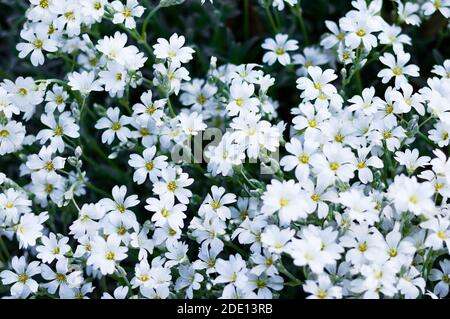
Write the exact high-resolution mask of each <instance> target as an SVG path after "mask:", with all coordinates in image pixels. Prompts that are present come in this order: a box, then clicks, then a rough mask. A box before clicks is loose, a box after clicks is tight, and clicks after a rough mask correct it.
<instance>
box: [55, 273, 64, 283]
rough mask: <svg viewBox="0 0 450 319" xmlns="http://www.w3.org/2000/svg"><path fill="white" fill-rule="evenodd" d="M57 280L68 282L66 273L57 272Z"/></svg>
mask: <svg viewBox="0 0 450 319" xmlns="http://www.w3.org/2000/svg"><path fill="white" fill-rule="evenodd" d="M56 280H57V281H58V282H66V275H64V274H61V273H57V274H56Z"/></svg>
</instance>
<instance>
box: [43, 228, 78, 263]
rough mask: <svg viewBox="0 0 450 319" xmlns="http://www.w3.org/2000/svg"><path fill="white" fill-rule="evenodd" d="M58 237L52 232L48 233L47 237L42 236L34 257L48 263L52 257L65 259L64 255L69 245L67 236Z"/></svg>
mask: <svg viewBox="0 0 450 319" xmlns="http://www.w3.org/2000/svg"><path fill="white" fill-rule="evenodd" d="M59 237H60V236H59V235H58V237H56V235H55V234H54V233H50V234H49V236H48V237H47V236H42V237H41V242H42V245H40V246H37V247H36V251H37V252H38V254H37V256H36V257H37V258H39V259H41V260H42V262H44V263H48V264H50V263H51V262H52V261H53V260H54V259H56V260H61V259H65V256H64V255H65V254H66V253H67V252H68V251H69V250H70V246H69V245H67V243H68V242H69V237H61V238H59Z"/></svg>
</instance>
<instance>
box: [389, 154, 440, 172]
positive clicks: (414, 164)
mask: <svg viewBox="0 0 450 319" xmlns="http://www.w3.org/2000/svg"><path fill="white" fill-rule="evenodd" d="M394 158H395V160H396V161H397V162H399V164H400V165H404V166H406V171H407V172H408V174H410V175H411V174H412V173H414V171H415V170H416V169H417V168H419V167H423V166H425V165H429V163H430V160H431V158H430V157H429V156H421V157H419V151H418V150H417V149H416V148H415V149H413V150H412V151H411V150H409V149H406V150H405V152H400V151H397V152H395V157H394Z"/></svg>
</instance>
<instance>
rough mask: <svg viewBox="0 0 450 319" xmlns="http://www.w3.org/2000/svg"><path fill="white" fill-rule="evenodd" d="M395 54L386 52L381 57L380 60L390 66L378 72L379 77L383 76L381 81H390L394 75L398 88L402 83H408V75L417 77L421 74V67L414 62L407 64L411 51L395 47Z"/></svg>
mask: <svg viewBox="0 0 450 319" xmlns="http://www.w3.org/2000/svg"><path fill="white" fill-rule="evenodd" d="M394 52H395V55H396V57H397V58H396V57H395V56H394V55H392V54H391V53H385V54H384V55H383V56H381V57H380V62H381V63H383V64H384V65H386V66H387V67H388V68H387V69H383V70H381V71H380V72H378V77H380V78H382V80H381V82H383V83H388V82H389V81H390V80H391V79H392V78H393V77H394V78H395V88H396V89H398V88H400V87H401V85H402V84H407V83H408V80H407V78H406V75H408V76H412V77H417V76H419V67H418V66H417V65H414V64H410V65H406V63H408V61H409V60H410V59H411V55H410V54H409V53H405V52H403V51H401V50H396V49H394Z"/></svg>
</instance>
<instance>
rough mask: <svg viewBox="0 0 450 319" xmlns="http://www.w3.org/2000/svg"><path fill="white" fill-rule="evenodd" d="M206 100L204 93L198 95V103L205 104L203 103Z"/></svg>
mask: <svg viewBox="0 0 450 319" xmlns="http://www.w3.org/2000/svg"><path fill="white" fill-rule="evenodd" d="M205 102H206V97H205V96H204V95H203V94H200V95H199V96H198V97H197V103H198V104H200V105H203V104H205Z"/></svg>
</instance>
